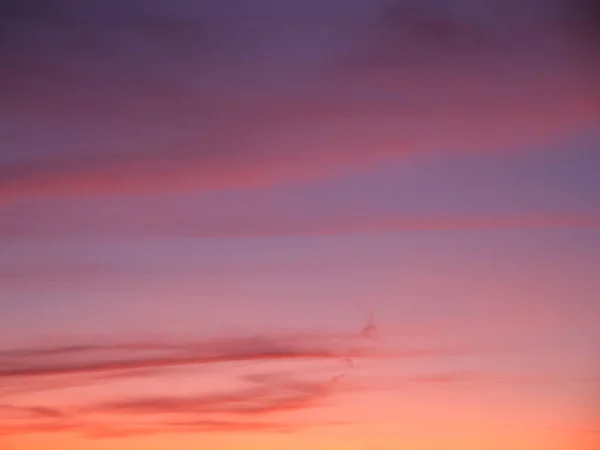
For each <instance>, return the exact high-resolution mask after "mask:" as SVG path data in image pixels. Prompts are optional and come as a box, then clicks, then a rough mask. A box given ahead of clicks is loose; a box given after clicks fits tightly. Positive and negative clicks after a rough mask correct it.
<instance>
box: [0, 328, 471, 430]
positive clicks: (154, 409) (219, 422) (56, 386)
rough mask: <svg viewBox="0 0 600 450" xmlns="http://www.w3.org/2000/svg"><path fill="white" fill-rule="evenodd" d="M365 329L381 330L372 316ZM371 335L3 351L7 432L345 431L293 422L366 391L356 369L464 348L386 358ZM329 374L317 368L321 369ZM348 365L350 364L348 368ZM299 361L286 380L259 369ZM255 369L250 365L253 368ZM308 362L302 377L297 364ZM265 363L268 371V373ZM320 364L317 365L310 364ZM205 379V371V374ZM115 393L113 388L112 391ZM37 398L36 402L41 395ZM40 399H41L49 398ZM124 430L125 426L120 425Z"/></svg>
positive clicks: (1, 398) (1, 397)
mask: <svg viewBox="0 0 600 450" xmlns="http://www.w3.org/2000/svg"><path fill="white" fill-rule="evenodd" d="M367 325H368V326H369V325H370V326H374V323H373V322H372V319H371V318H370V320H369V323H368V324H367ZM363 334H364V333H361V332H357V333H314V334H310V333H308V334H305V333H297V334H293V333H289V334H287V335H275V336H250V337H244V336H241V337H240V336H238V337H230V338H214V339H205V340H196V341H188V342H173V341H171V342H168V341H166V340H165V341H139V342H107V343H99V344H82V345H65V346H55V347H31V348H21V349H5V350H3V351H1V352H0V379H1V380H2V389H1V390H0V434H22V433H53V432H61V433H63V432H68V433H72V432H79V433H82V434H84V435H86V436H89V437H97V438H100V437H124V436H133V435H136V434H150V433H190V432H193V433H202V432H206V433H215V432H230V431H237V432H266V431H268V432H292V431H294V430H298V429H303V428H306V427H312V426H327V425H336V424H337V425H339V424H341V422H340V423H333V422H332V423H325V422H315V423H300V422H298V421H297V420H292V419H290V417H289V416H287V417H286V414H290V413H294V412H300V411H304V410H307V409H312V408H318V407H320V406H322V405H325V404H327V403H328V402H331V401H334V400H335V398H337V396H338V395H340V394H343V393H349V392H355V391H357V390H361V389H364V388H361V387H359V386H358V385H356V386H354V385H352V383H351V382H350V381H349V379H350V378H351V377H348V376H347V375H349V374H350V372H351V370H352V369H353V368H354V367H355V362H358V361H361V360H369V359H380V358H405V359H407V358H408V359H410V358H432V357H433V358H436V357H440V356H449V355H456V354H461V353H462V352H461V351H460V350H459V349H445V348H423V349H405V350H400V351H398V350H386V349H385V348H384V346H383V344H382V342H381V341H379V340H373V339H367V337H365V336H364V335H363ZM328 361H330V362H331V363H332V364H331V366H330V367H329V368H325V369H324V368H323V366H322V365H321V366H320V369H318V370H315V369H316V367H315V366H314V364H315V363H319V362H321V363H322V362H328ZM348 361H350V362H351V364H349V363H348ZM273 362H276V363H277V366H278V367H284V366H282V364H284V363H293V364H294V365H295V368H294V369H293V370H291V371H288V372H281V371H280V372H272V369H265V370H261V369H260V368H261V367H263V368H266V367H268V365H269V363H273ZM229 363H244V367H247V370H246V373H245V374H244V375H236V376H234V379H237V382H236V386H237V387H230V388H225V389H223V388H221V389H217V390H216V391H214V390H213V391H210V390H209V391H206V389H204V390H201V391H200V392H197V391H194V388H193V387H191V388H190V391H189V393H187V394H174V393H172V392H165V393H164V394H162V395H160V394H155V395H148V394H142V393H140V394H137V395H136V393H135V392H131V393H130V394H128V395H127V396H126V397H123V396H122V395H121V396H120V397H117V398H110V394H107V396H106V399H105V400H100V401H98V400H96V401H93V402H89V401H88V402H84V403H83V404H79V405H77V404H75V405H65V404H57V403H55V402H52V401H50V402H49V403H44V404H34V405H31V404H29V403H27V401H26V400H27V399H28V398H34V399H36V398H38V399H39V397H38V396H39V394H40V393H42V394H43V393H44V392H49V391H56V390H59V391H60V390H65V389H69V388H73V387H76V388H82V387H95V386H98V385H101V384H102V385H104V386H106V385H110V384H111V383H117V384H118V383H119V382H123V381H127V380H130V379H134V378H135V377H140V376H142V377H149V379H152V378H153V377H161V378H164V377H171V376H177V375H178V374H181V371H182V370H184V369H185V370H194V374H195V375H194V376H196V374H197V376H198V377H199V378H202V376H203V375H202V372H199V373H197V372H196V371H195V369H197V368H200V367H206V366H208V367H211V368H212V369H213V370H211V371H209V372H210V373H214V371H215V370H218V371H222V373H223V374H224V375H225V374H227V373H230V369H233V368H235V367H237V368H238V369H239V367H240V366H239V364H234V365H233V366H232V365H230V364H229ZM248 363H250V364H248ZM299 363H302V364H301V366H300V367H303V369H300V368H299V366H298V364H299ZM264 364H266V366H264ZM311 364H313V365H311ZM204 375H206V373H205V374H204ZM108 392H110V390H109V391H108ZM34 393H35V395H34V396H32V394H34ZM42 398H43V397H42ZM123 424H127V426H123Z"/></svg>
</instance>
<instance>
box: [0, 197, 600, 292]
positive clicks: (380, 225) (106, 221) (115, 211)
mask: <svg viewBox="0 0 600 450" xmlns="http://www.w3.org/2000/svg"><path fill="white" fill-rule="evenodd" d="M81 208H82V209H83V211H85V212H83V213H82V209H81ZM81 208H76V209H75V208H71V209H69V208H60V205H57V206H56V207H55V208H53V212H50V211H49V210H47V209H46V208H44V207H41V208H33V209H28V210H27V211H22V212H19V211H14V212H12V213H10V212H7V213H6V214H5V217H6V219H5V220H1V218H0V237H18V236H24V237H31V236H42V237H72V236H105V237H117V238H121V237H161V236H163V237H173V236H177V237H190V238H235V237H239V238H252V237H277V236H323V235H337V234H353V233H392V232H401V231H442V230H473V229H520V228H596V227H598V225H599V224H600V215H598V214H597V213H594V212H589V213H568V212H565V213H561V212H557V213H556V212H542V211H540V212H515V213H503V214H489V213H485V214H478V213H460V214H459V213H455V214H453V213H447V214H422V213H406V214H398V213H386V214H378V215H376V214H364V215H355V214H348V213H346V214H335V213H330V214H327V215H326V216H321V217H314V215H312V216H311V215H310V214H305V213H304V212H303V211H301V210H300V211H294V212H291V211H290V212H289V213H286V214H285V215H284V214H283V211H267V212H266V213H264V214H262V213H261V211H255V212H254V213H252V214H251V213H247V214H246V212H245V211H242V212H239V211H238V212H236V213H235V214H233V215H224V214H220V213H218V212H217V213H216V214H211V212H210V211H202V212H196V211H190V210H189V209H186V208H176V207H168V206H167V207H166V210H165V209H162V208H161V209H157V208H130V209H129V210H127V211H125V210H123V209H122V208H113V207H110V206H109V207H102V206H99V207H97V208H93V207H86V206H85V205H81ZM59 211H60V212H59ZM165 211H168V213H166V212H165ZM59 269H60V268H57V269H56V270H59ZM89 269H90V272H89V273H87V274H86V273H82V274H81V275H82V276H83V277H85V276H86V275H87V276H89V275H90V273H93V272H94V270H93V269H94V268H93V267H90V268H89ZM96 269H98V268H96ZM272 269H274V267H272V268H271V270H272ZM16 270H17V269H13V272H14V271H16ZM85 270H86V268H82V269H80V272H82V271H85ZM104 272H105V273H107V272H114V269H112V270H111V269H108V270H105V271H104ZM10 273H11V272H7V275H6V278H7V281H10V279H11V278H12V279H13V281H18V280H19V276H22V275H24V274H19V273H14V274H13V276H12V277H10ZM96 273H98V271H97V270H96ZM39 275H41V276H42V277H46V278H53V277H52V273H51V272H48V273H47V274H44V273H43V272H39ZM56 275H58V278H60V275H61V274H60V273H57V274H56ZM0 276H1V275H0Z"/></svg>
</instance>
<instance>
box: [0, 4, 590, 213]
mask: <svg viewBox="0 0 600 450" xmlns="http://www.w3.org/2000/svg"><path fill="white" fill-rule="evenodd" d="M420 3H421V2H416V1H410V0H406V1H403V2H392V1H389V0H361V1H354V2H345V1H344V2H343V1H341V0H327V1H323V0H320V1H316V0H314V1H313V0H311V1H297V2H286V7H285V8H284V7H282V6H280V5H279V3H277V2H270V1H266V0H264V1H263V0H261V1H258V2H252V4H248V3H246V2H242V1H239V0H228V1H225V2H223V1H216V0H215V1H208V2H201V3H194V4H191V3H189V2H184V1H166V0H158V1H152V2H142V1H141V0H126V1H119V2H116V1H108V2H106V1H105V2H101V1H92V2H85V3H82V2H73V1H69V0H49V1H48V2H42V1H33V0H27V1H25V2H23V3H22V4H21V2H18V1H16V0H11V1H8V2H3V3H2V7H1V9H0V30H1V31H0V52H1V53H0V58H1V61H0V62H4V63H3V64H0V67H2V69H1V70H0V80H1V81H2V83H1V87H0V94H1V95H2V97H3V99H5V101H3V106H2V107H0V116H2V118H3V123H4V124H5V125H4V127H3V128H1V129H0V145H2V146H3V148H11V149H14V151H13V152H11V153H10V154H7V155H3V156H2V157H1V159H0V163H1V164H2V168H1V169H0V201H1V200H4V201H5V202H6V201H9V200H12V199H15V198H21V197H27V196H34V197H48V196H56V195H59V196H73V195H76V196H88V195H94V194H122V193H132V192H134V193H149V192H173V191H197V190H212V189H222V188H232V187H233V188H253V187H265V186H273V185H275V184H279V183H285V182H289V181H291V180H302V179H307V178H312V177H319V176H325V175H331V174H335V173H337V172H339V171H347V170H363V169H364V167H365V165H368V164H374V163H379V162H382V161H385V160H388V159H390V158H395V157H398V156H399V155H404V154H406V153H410V152H423V151H429V150H440V149H441V150H444V149H470V150H478V151H481V150H483V151H489V150H490V149H491V150H496V149H503V150H505V149H506V148H508V147H518V148H522V147H523V146H526V145H527V144H529V143H531V142H546V141H549V140H550V141H551V140H554V139H556V138H559V137H561V136H564V135H565V134H568V133H570V132H572V131H573V130H577V129H579V127H582V126H584V125H585V124H587V123H588V122H591V123H593V120H594V119H595V118H596V117H597V114H598V109H597V97H595V96H592V95H590V93H589V92H587V91H585V87H584V84H585V83H586V82H584V81H582V80H581V79H580V78H581V77H580V76H579V75H577V74H574V73H573V72H574V71H573V70H572V66H573V62H572V58H571V55H570V52H568V51H566V50H564V49H563V44H562V42H563V39H561V36H563V35H565V36H566V34H568V33H567V32H568V27H567V25H566V24H563V23H561V22H560V20H559V19H558V18H559V17H560V16H559V15H558V14H557V13H556V11H558V10H557V8H555V7H554V6H543V5H542V2H537V1H536V0H525V3H527V5H526V6H527V7H524V6H522V4H523V1H521V2H520V3H519V5H517V4H516V3H512V4H511V5H509V6H508V7H505V9H507V10H509V11H510V10H511V8H517V7H518V8H519V12H520V14H507V13H504V14H493V15H490V14H487V13H486V12H485V10H479V9H477V8H473V7H472V5H471V7H467V2H465V1H458V2H450V3H448V2H444V4H442V2H438V1H433V2H431V4H430V5H421V4H420ZM505 3H506V2H505V1H498V2H493V5H491V6H492V7H490V8H489V9H490V10H492V11H494V12H495V13H498V12H502V8H501V7H500V6H501V5H503V4H505ZM545 3H548V2H545ZM553 8H554V9H553ZM555 10H556V11H555ZM521 16H522V17H521ZM514 17H520V20H516V19H514ZM539 23H541V24H542V25H541V26H535V24H539ZM565 39H567V37H565ZM588 53H590V52H588ZM540 55H541V56H540ZM547 55H551V56H547ZM432 130H433V131H432ZM16 155H18V156H16Z"/></svg>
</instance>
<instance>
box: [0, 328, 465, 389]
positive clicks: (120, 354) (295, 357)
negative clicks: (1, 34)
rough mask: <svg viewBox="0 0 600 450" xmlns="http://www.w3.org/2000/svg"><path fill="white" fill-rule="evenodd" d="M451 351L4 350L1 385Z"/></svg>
mask: <svg viewBox="0 0 600 450" xmlns="http://www.w3.org/2000/svg"><path fill="white" fill-rule="evenodd" d="M457 351H458V350H456V349H444V348H423V349H404V350H389V349H383V348H377V347H374V346H373V345H371V343H368V342H365V341H364V339H362V337H361V336H360V334H359V333H358V332H357V333H315V334H302V333H300V334H293V333H288V334H279V335H267V336H260V335H257V336H238V337H231V338H215V339H206V340H197V341H191V342H173V341H171V342H170V341H164V342H160V341H158V342H157V341H141V342H139V341H138V342H118V341H117V342H108V343H99V344H81V345H72V344H71V345H65V346H55V347H39V348H36V347H33V348H22V349H5V350H3V351H0V379H4V380H5V382H9V381H10V380H11V379H13V380H17V381H19V380H28V379H34V378H39V377H54V379H56V377H59V376H78V375H94V376H96V375H98V376H102V377H104V376H105V375H110V374H115V376H117V377H118V376H119V374H123V376H127V375H128V374H139V373H140V372H141V373H144V371H146V370H150V371H151V370H161V369H174V368H183V367H190V366H192V367H193V366H203V365H214V364H223V363H232V362H256V363H261V362H270V361H276V362H284V361H314V360H325V361H327V360H333V361H341V360H342V359H343V358H357V359H360V358H367V359H369V358H396V357H398V358H400V357H407V358H408V357H427V356H436V355H441V354H452V353H455V352H457Z"/></svg>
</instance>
